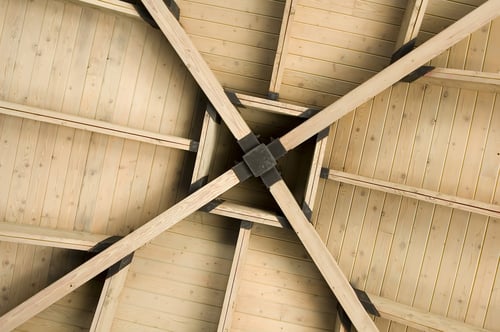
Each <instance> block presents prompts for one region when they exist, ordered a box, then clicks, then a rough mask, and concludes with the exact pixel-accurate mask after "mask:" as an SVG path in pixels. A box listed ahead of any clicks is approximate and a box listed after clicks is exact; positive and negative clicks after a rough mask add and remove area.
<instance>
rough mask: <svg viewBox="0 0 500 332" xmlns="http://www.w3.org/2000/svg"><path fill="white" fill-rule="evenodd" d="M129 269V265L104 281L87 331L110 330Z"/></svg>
mask: <svg viewBox="0 0 500 332" xmlns="http://www.w3.org/2000/svg"><path fill="white" fill-rule="evenodd" d="M129 269H130V265H128V266H126V267H125V268H123V269H121V270H120V271H118V273H116V274H115V275H113V276H111V277H108V278H107V279H106V281H104V285H103V286H102V292H101V296H100V297H99V302H98V303H97V308H96V310H95V314H94V318H93V320H92V324H91V326H90V330H89V331H91V332H97V331H109V330H110V329H111V326H112V325H113V319H114V317H115V313H116V309H117V307H118V303H119V300H120V294H121V292H122V290H123V287H124V286H125V280H126V279H127V275H128V270H129Z"/></svg>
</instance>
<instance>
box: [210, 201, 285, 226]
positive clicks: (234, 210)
mask: <svg viewBox="0 0 500 332" xmlns="http://www.w3.org/2000/svg"><path fill="white" fill-rule="evenodd" d="M210 213H213V214H217V215H219V216H224V217H230V218H234V219H240V220H247V221H251V222H255V223H258V224H263V225H269V226H274V227H279V228H283V225H282V224H281V223H280V218H284V217H282V216H279V215H277V214H276V213H273V212H271V211H267V210H263V209H258V208H254V207H250V206H246V205H241V204H238V203H235V202H230V201H224V202H222V203H221V204H219V205H217V206H216V207H215V208H214V209H212V210H211V211H210Z"/></svg>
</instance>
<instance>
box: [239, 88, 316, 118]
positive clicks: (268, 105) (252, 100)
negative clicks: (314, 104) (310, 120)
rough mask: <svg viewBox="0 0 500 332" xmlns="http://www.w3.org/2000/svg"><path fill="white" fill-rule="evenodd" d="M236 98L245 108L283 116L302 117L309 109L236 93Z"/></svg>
mask: <svg viewBox="0 0 500 332" xmlns="http://www.w3.org/2000/svg"><path fill="white" fill-rule="evenodd" d="M236 97H238V99H239V101H240V102H241V104H242V105H243V106H245V107H250V108H257V109H259V110H265V111H267V112H271V113H277V114H283V115H290V116H300V115H301V114H302V113H304V112H305V111H307V110H308V109H309V108H308V107H304V106H299V105H294V104H290V103H285V102H281V101H276V100H270V99H265V98H259V97H255V96H250V95H247V94H243V93H236Z"/></svg>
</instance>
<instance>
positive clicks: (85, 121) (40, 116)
mask: <svg viewBox="0 0 500 332" xmlns="http://www.w3.org/2000/svg"><path fill="white" fill-rule="evenodd" d="M0 114H6V115H11V116H15V117H21V118H24V119H30V120H35V121H41V122H45V123H51V124H55V125H60V126H65V127H70V128H75V129H82V130H87V131H91V132H95V133H99V134H105V135H110V136H116V137H121V138H126V139H132V140H136V141H140V142H145V143H150V144H155V145H160V146H165V147H169V148H174V149H181V150H185V151H196V150H197V149H198V142H196V141H194V140H191V139H187V138H182V137H176V136H172V135H164V134H160V133H154V132H151V131H147V130H142V129H135V128H130V127H126V126H121V125H117V124H113V123H109V122H106V121H100V120H94V119H89V118H84V117H81V116H77V115H73V114H68V113H62V112H54V111H50V110H46V109H42V108H39V107H32V106H27V105H21V104H16V103H11V102H7V101H4V100H0Z"/></svg>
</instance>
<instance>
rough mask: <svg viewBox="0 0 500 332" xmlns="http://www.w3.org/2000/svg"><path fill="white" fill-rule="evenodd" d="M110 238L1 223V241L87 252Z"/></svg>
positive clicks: (100, 235)
mask: <svg viewBox="0 0 500 332" xmlns="http://www.w3.org/2000/svg"><path fill="white" fill-rule="evenodd" d="M108 237H109V236H108V235H104V234H95V233H88V232H78V231H69V230H62V229H54V228H51V227H43V226H35V225H25V224H18V223H11V222H1V223H0V241H6V242H13V243H22V244H30V245H37V246H47V247H54V248H64V249H71V250H83V251H87V250H89V249H90V248H92V247H94V246H95V245H96V244H97V243H99V242H101V241H103V240H105V239H107V238H108Z"/></svg>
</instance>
